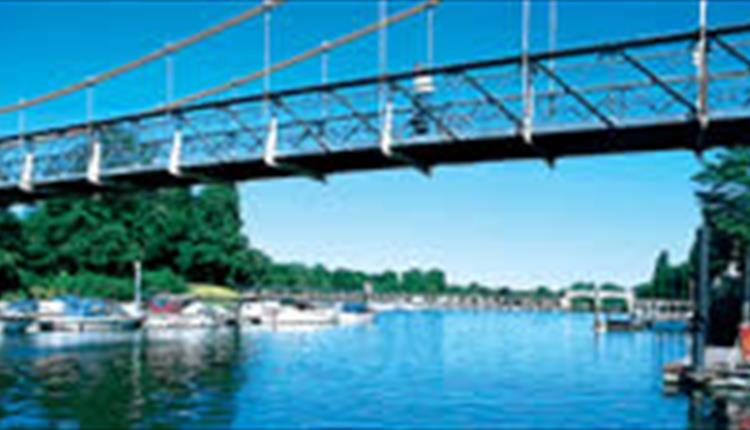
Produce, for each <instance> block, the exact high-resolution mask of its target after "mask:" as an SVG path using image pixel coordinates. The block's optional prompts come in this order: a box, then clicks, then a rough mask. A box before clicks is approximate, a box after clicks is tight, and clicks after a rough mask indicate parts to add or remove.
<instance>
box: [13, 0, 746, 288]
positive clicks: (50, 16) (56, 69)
mask: <svg viewBox="0 0 750 430" xmlns="http://www.w3.org/2000/svg"><path fill="white" fill-rule="evenodd" d="M414 3H415V2H414V1H410V2H395V1H392V2H391V4H390V9H391V11H395V10H398V9H402V8H404V7H408V6H409V5H410V4H414ZM255 4H257V2H256V1H254V0H248V1H242V2H240V1H237V2H226V3H217V2H211V3H204V2H177V1H173V2H148V3H146V2H134V1H130V2H106V3H94V2H77V3H67V2H47V3H41V2H18V3H13V2H2V3H0V17H2V18H0V19H1V20H2V25H0V54H1V55H2V58H4V61H3V67H0V104H3V105H4V104H8V103H12V102H15V101H17V100H19V99H20V98H29V97H33V96H35V95H38V94H40V93H42V92H46V91H49V90H52V89H55V88H57V87H59V86H61V85H64V84H68V83H71V82H74V81H77V80H79V79H81V78H85V77H87V76H91V75H92V74H95V73H97V72H100V71H103V70H106V69H108V68H111V67H113V66H116V65H119V64H121V63H124V62H126V61H129V60H131V59H134V58H135V57H138V56H140V55H143V54H145V53H147V52H149V51H151V50H153V49H155V48H158V47H160V46H162V45H164V44H166V43H168V42H173V41H175V40H178V39H180V38H182V37H185V36H187V35H190V34H192V33H194V32H196V31H198V30H200V29H202V28H205V27H206V26H208V25H211V24H213V23H216V22H218V21H221V20H223V19H226V18H228V17H230V16H232V15H234V14H236V13H239V12H240V11H242V10H244V9H246V8H248V7H250V6H253V5H255ZM547 8H548V4H547V3H546V2H544V1H541V0H540V1H535V2H533V7H532V23H533V24H532V40H531V46H532V50H545V49H546V46H547V45H546V44H547V40H548V33H547V11H548V9H547ZM520 10H521V8H520V3H518V2H512V1H495V2H489V1H485V2H473V1H458V0H453V1H450V0H449V1H447V2H445V3H444V4H443V5H442V6H440V8H438V10H437V12H436V34H435V61H436V63H437V64H449V63H453V62H461V61H467V60H477V59H486V58H493V57H498V56H503V55H509V54H514V53H517V52H518V48H519V46H520V33H521V32H520ZM558 13H559V18H558V21H559V24H558V35H557V40H558V42H557V43H558V46H559V47H571V46H578V45H583V44H588V43H594V42H603V41H611V40H619V39H624V38H631V37H634V36H644V35H653V34H659V33H662V32H669V31H684V30H689V29H693V28H695V26H696V25H697V14H698V1H697V0H690V1H687V0H685V1H679V0H673V1H664V2H648V3H647V2H645V1H643V2H642V1H629V2H613V1H602V2H596V1H568V0H562V1H559V10H558ZM376 17H377V4H376V3H375V2H372V1H356V2H346V1H329V2H316V1H313V0H296V1H295V0H289V1H288V2H287V4H286V5H284V6H282V7H280V8H278V9H277V10H276V11H275V12H274V13H273V18H272V22H273V37H272V56H273V58H274V60H275V61H278V60H280V59H283V58H287V57H289V56H290V55H293V54H295V53H298V52H300V51H302V50H305V49H308V48H310V47H314V46H317V45H319V44H320V43H321V42H322V41H323V40H330V39H332V38H334V37H335V36H337V35H341V34H344V33H346V32H348V31H351V30H353V29H355V28H359V27H361V26H363V25H365V24H367V23H370V22H371V21H372V20H374V19H376ZM748 17H750V2H739V1H737V2H731V1H722V2H718V1H713V2H710V3H709V22H710V23H711V25H725V24H732V23H738V22H742V20H743V18H744V19H747V18H748ZM389 41H390V42H389V52H388V54H389V56H388V63H389V64H388V67H389V70H393V71H396V70H409V69H411V68H412V67H413V66H414V64H416V63H418V62H421V61H424V58H425V51H426V48H425V25H424V19H423V18H416V19H414V20H410V21H408V22H406V23H403V24H399V25H398V26H397V27H394V28H392V29H391V30H389ZM330 61H331V63H330V64H331V65H330V79H331V80H337V79H346V78H352V77H355V76H367V75H371V74H373V73H375V72H376V71H377V69H376V67H377V62H378V59H377V38H376V37H368V38H366V39H364V40H362V41H361V42H357V43H356V44H354V45H352V46H350V47H346V48H344V49H342V50H340V51H337V52H335V53H334V54H333V55H332V56H331V60H330ZM174 64H175V95H176V96H177V97H179V96H180V95H187V94H190V93H192V92H195V91H197V90H200V89H202V88H205V87H208V86H212V85H216V84H219V83H221V82H223V81H225V80H228V79H230V78H232V77H234V76H238V75H241V74H245V73H247V72H249V71H254V70H257V69H258V68H260V67H261V65H262V25H261V21H260V20H254V21H252V22H249V23H246V24H243V25H242V26H240V27H238V28H235V29H232V30H230V31H228V32H227V33H225V34H222V35H220V36H218V37H216V38H215V39H211V40H210V41H209V42H207V43H205V44H203V45H200V46H197V47H195V48H191V49H190V50H188V51H187V52H185V53H181V54H179V55H177V56H176V57H175V58H174ZM319 68H320V65H319V63H318V62H316V60H314V61H311V62H310V63H307V64H305V65H302V66H300V67H295V68H294V69H291V70H289V71H286V72H283V73H281V74H279V75H278V76H274V78H273V81H272V86H273V88H274V89H280V88H290V87H294V86H298V85H302V84H311V83H317V82H319V79H320V77H319ZM164 82H165V76H164V63H163V62H158V63H154V64H153V65H151V66H148V67H146V68H144V69H143V70H141V71H138V72H136V73H133V74H131V75H128V76H126V77H124V78H118V79H117V80H115V81H112V82H111V83H108V84H106V85H103V86H101V87H100V88H97V89H96V92H95V95H94V116H95V117H97V118H99V117H106V116H108V115H113V114H122V113H126V112H132V111H137V110H140V109H144V108H148V107H152V106H153V105H156V104H159V103H161V102H163V101H164V100H165V97H166V95H165V93H166V91H165V84H164ZM259 89H260V87H259V86H258V85H250V86H248V87H247V88H243V89H240V90H237V91H235V92H234V93H232V95H238V94H249V93H253V92H257V91H259ZM85 116H86V104H85V96H84V95H83V94H78V95H73V96H70V97H66V98H65V99H63V100H60V101H55V102H53V103H50V104H49V105H46V106H43V107H40V108H35V109H33V110H31V111H29V112H27V113H26V127H27V128H28V129H33V128H40V127H45V126H49V125H53V124H63V123H66V122H72V121H81V120H83V119H84V118H85ZM17 123H18V117H17V116H16V115H4V116H1V115H0V130H1V131H2V132H3V133H12V132H15V131H16V130H17ZM699 168H700V163H699V161H698V160H696V159H695V157H694V156H693V154H691V153H686V152H669V153H666V152H665V153H653V154H638V155H619V156H606V157H591V158H581V159H565V160H562V161H560V162H559V163H558V165H557V167H556V168H555V169H550V168H548V167H547V166H546V165H545V164H544V163H542V162H539V161H524V162H510V163H495V164H476V165H467V166H460V167H442V168H437V169H436V170H435V172H434V174H433V176H432V177H431V178H426V177H424V176H421V175H419V174H418V173H416V172H414V171H411V170H397V171H388V172H367V173H357V174H350V175H342V176H335V177H333V178H331V179H330V180H329V182H328V184H327V185H322V184H319V183H317V182H313V181H310V180H306V179H284V180H276V181H262V182H253V183H244V184H241V185H240V190H241V196H242V215H243V221H244V223H245V226H244V228H245V231H246V233H247V235H248V236H249V238H250V240H251V242H252V244H253V246H256V247H258V248H260V249H262V250H264V251H265V252H267V253H268V254H270V255H271V256H272V257H274V258H275V259H278V260H282V261H298V262H303V263H309V264H312V263H323V264H326V265H328V266H331V267H350V268H355V269H361V270H366V271H382V270H386V269H393V270H406V269H409V268H412V267H420V268H433V267H436V268H441V269H443V270H444V271H445V272H446V274H447V275H448V278H449V280H450V281H452V282H461V283H468V282H471V281H478V282H482V283H484V284H487V285H491V286H501V285H511V286H514V287H521V288H532V287H536V286H538V285H549V286H552V287H561V286H567V285H569V284H570V283H572V282H575V281H578V280H587V281H595V282H607V281H614V282H618V283H621V284H624V285H633V284H636V283H639V282H642V281H644V280H646V279H647V278H648V277H649V276H650V274H651V271H652V268H653V261H654V259H655V257H656V255H657V253H658V252H659V251H661V250H662V249H664V250H667V251H669V253H670V255H671V256H672V258H673V260H675V261H679V260H681V259H683V258H685V255H686V253H687V250H688V247H689V245H690V243H691V241H692V235H693V230H694V229H695V227H696V226H697V224H698V223H699V214H698V207H697V204H696V200H695V197H694V192H695V186H694V184H693V183H692V182H691V180H690V178H691V176H692V175H693V174H695V173H696V172H697V171H698V170H699Z"/></svg>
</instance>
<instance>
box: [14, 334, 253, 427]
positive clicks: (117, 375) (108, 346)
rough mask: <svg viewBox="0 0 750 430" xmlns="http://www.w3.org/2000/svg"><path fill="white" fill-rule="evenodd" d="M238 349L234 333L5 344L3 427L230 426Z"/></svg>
mask: <svg viewBox="0 0 750 430" xmlns="http://www.w3.org/2000/svg"><path fill="white" fill-rule="evenodd" d="M240 342H241V340H240V338H239V337H238V336H237V335H236V333H234V332H232V331H226V332H210V331H191V332H180V333H168V332H164V333H159V334H153V333H135V334H127V335H126V334H116V335H105V336H102V335H96V336H94V335H92V336H88V335H84V336H81V335H77V334H67V335H49V336H46V335H39V336H34V337H29V338H16V339H12V340H10V341H5V342H3V344H2V345H1V346H0V352H1V353H2V356H3V360H2V362H0V400H1V401H2V402H1V403H2V407H1V409H0V427H25V426H34V427H36V426H43V427H79V426H80V427H83V428H93V427H96V428H123V427H133V426H136V425H137V426H138V427H149V428H150V427H155V426H156V427H174V426H178V425H179V426H181V427H185V426H191V427H192V426H196V427H198V426H200V427H205V426H208V427H227V426H228V425H229V424H230V423H231V421H232V419H233V413H234V411H235V409H236V408H235V406H236V405H234V403H233V393H235V392H236V391H237V389H238V387H239V386H240V385H241V384H243V380H244V375H243V368H242V366H240V365H239V364H240V363H241V362H242V361H243V357H242V355H243V353H242V348H241V347H240ZM32 411H33V413H30V412H32Z"/></svg>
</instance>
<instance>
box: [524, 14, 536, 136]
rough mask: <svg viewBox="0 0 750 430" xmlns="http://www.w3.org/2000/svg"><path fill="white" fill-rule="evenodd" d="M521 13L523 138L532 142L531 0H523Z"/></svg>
mask: <svg viewBox="0 0 750 430" xmlns="http://www.w3.org/2000/svg"><path fill="white" fill-rule="evenodd" d="M522 7H523V11H522V13H521V15H522V16H521V28H522V34H521V85H522V92H523V130H522V131H523V138H524V140H525V141H526V143H531V135H532V124H533V123H532V121H533V115H534V95H533V91H534V89H533V86H532V82H531V67H530V66H531V65H530V62H529V35H530V34H529V33H530V25H531V1H530V0H523V5H522Z"/></svg>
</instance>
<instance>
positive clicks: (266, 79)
mask: <svg viewBox="0 0 750 430" xmlns="http://www.w3.org/2000/svg"><path fill="white" fill-rule="evenodd" d="M267 2H270V0H264V3H267ZM269 67H271V11H270V10H266V11H265V13H264V16H263V69H264V70H267V69H268V68H269ZM270 92H271V74H270V73H269V74H267V75H265V76H263V95H264V101H263V117H264V118H266V119H268V118H269V114H270V113H271V110H270V103H269V102H270V101H269V100H268V94H269V93H270Z"/></svg>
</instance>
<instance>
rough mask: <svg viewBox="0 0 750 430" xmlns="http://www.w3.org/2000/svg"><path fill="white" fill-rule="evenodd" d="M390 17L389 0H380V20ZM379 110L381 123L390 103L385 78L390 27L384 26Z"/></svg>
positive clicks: (379, 62)
mask: <svg viewBox="0 0 750 430" xmlns="http://www.w3.org/2000/svg"><path fill="white" fill-rule="evenodd" d="M386 18H388V0H379V1H378V20H379V21H380V22H381V23H382V22H384V21H385V20H386ZM378 73H379V75H380V84H379V85H378V112H380V121H381V123H382V122H383V121H384V120H385V110H386V105H387V104H388V86H387V85H386V84H385V82H384V81H383V78H384V77H385V76H386V75H387V74H388V27H387V26H383V27H382V28H381V29H380V32H379V34H378Z"/></svg>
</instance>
